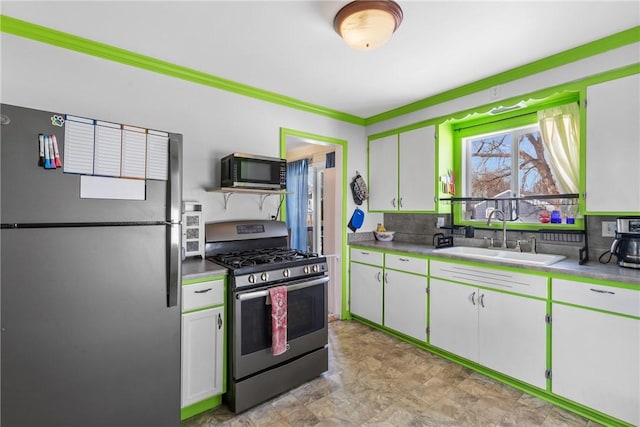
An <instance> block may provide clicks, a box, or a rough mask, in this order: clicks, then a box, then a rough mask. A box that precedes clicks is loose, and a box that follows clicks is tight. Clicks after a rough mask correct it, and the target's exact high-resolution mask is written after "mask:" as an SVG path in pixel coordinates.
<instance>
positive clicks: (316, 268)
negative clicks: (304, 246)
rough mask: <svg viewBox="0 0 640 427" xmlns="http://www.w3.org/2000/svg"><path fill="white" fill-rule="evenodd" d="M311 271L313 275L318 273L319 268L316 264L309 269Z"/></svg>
mask: <svg viewBox="0 0 640 427" xmlns="http://www.w3.org/2000/svg"><path fill="white" fill-rule="evenodd" d="M311 269H312V270H313V272H314V273H317V272H318V271H320V267H319V266H318V264H315V265H314V266H313V267H311Z"/></svg>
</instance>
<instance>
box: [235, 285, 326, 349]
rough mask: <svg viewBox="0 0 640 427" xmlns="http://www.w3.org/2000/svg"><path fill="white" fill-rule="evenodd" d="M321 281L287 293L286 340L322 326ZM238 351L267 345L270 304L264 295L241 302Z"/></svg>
mask: <svg viewBox="0 0 640 427" xmlns="http://www.w3.org/2000/svg"><path fill="white" fill-rule="evenodd" d="M324 294H325V291H324V284H320V285H316V286H310V287H308V288H304V289H298V290H295V291H290V292H288V293H287V341H292V340H294V339H296V338H299V337H302V336H304V335H307V334H310V333H312V332H315V331H319V330H321V329H323V328H324V327H325V322H326V319H325V313H324ZM241 314H242V317H241V318H242V320H241V325H242V326H241V328H242V333H241V337H242V338H241V340H242V342H241V344H242V345H241V353H242V355H243V356H244V355H246V354H251V353H254V352H256V351H260V350H264V349H270V348H271V305H270V304H269V305H267V298H266V297H262V298H254V299H249V300H245V301H242V307H241Z"/></svg>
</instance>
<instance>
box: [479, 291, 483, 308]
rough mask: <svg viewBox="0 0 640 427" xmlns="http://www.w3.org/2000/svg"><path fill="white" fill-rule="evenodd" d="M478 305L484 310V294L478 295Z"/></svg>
mask: <svg viewBox="0 0 640 427" xmlns="http://www.w3.org/2000/svg"><path fill="white" fill-rule="evenodd" d="M480 305H481V306H482V308H484V294H482V295H480Z"/></svg>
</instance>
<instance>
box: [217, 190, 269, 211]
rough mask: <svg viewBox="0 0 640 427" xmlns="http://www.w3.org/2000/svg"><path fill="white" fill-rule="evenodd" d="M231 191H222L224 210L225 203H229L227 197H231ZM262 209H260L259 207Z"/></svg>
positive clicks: (225, 208) (225, 207)
mask: <svg viewBox="0 0 640 427" xmlns="http://www.w3.org/2000/svg"><path fill="white" fill-rule="evenodd" d="M232 194H233V193H222V196H223V197H224V210H225V211H226V210H227V204H228V203H229V197H231V195H232ZM260 210H262V209H260Z"/></svg>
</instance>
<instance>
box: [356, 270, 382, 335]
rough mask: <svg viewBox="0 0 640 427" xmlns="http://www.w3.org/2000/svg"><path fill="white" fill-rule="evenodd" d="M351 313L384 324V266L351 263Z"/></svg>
mask: <svg viewBox="0 0 640 427" xmlns="http://www.w3.org/2000/svg"><path fill="white" fill-rule="evenodd" d="M350 279H351V280H350V282H349V283H350V284H351V295H350V298H349V301H350V311H351V313H353V314H355V315H357V316H360V317H363V318H365V319H367V320H369V321H371V322H373V323H376V324H378V325H381V324H382V267H377V266H373V265H365V264H358V263H355V262H352V263H351V278H350Z"/></svg>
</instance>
